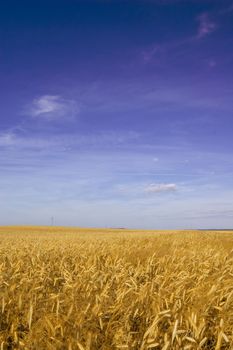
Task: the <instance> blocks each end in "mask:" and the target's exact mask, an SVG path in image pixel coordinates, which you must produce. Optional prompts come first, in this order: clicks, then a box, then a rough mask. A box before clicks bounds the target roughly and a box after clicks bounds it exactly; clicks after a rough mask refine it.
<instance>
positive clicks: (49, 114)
mask: <svg viewBox="0 0 233 350" xmlns="http://www.w3.org/2000/svg"><path fill="white" fill-rule="evenodd" d="M78 113H79V107H78V104H77V103H76V101H74V100H68V99H64V98H62V97H61V96H58V95H43V96H40V97H38V98H35V99H34V100H33V101H32V103H31V105H30V107H29V108H28V111H27V114H29V115H30V116H32V117H34V118H43V119H46V120H56V119H61V118H66V119H73V118H74V117H75V116H76V115H77V114H78Z"/></svg>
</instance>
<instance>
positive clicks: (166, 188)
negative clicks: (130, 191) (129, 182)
mask: <svg viewBox="0 0 233 350" xmlns="http://www.w3.org/2000/svg"><path fill="white" fill-rule="evenodd" d="M176 190H177V186H176V184H150V185H149V186H147V187H146V188H145V192H146V193H160V192H173V191H176Z"/></svg>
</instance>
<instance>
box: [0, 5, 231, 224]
mask: <svg viewBox="0 0 233 350" xmlns="http://www.w3.org/2000/svg"><path fill="white" fill-rule="evenodd" d="M0 77H1V79H0V89H1V90H0V91H1V94H0V106H1V110H0V224H2V225H10V224H40V225H47V224H50V222H51V217H52V216H54V218H55V224H57V225H77V226H101V227H132V228H153V229H172V228H174V229H179V228H180V229H183V228H215V227H217V228H233V136H232V135H233V1H232V0H231V1H228V0H221V1H219V0H218V1H217V0H216V1H214V0H193V1H192V0H186V1H184V0H183V1H181V0H150V1H149V0H148V1H146V0H144V1H139V0H132V1H126V0H125V1H117V0H115V1H114V0H108V1H107V0H106V1H100V0H95V1H94V0H92V1H91V0H85V1H78V0H56V1H53V0H46V1H44V0H40V1H38V0H35V1H24V0H22V1H18V0H17V1H16V0H15V1H10V0H8V1H5V2H3V1H1V4H0Z"/></svg>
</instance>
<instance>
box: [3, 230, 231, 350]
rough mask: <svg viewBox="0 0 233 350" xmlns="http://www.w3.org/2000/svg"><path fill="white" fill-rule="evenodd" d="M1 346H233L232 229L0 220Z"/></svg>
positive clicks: (160, 349)
mask: <svg viewBox="0 0 233 350" xmlns="http://www.w3.org/2000/svg"><path fill="white" fill-rule="evenodd" d="M0 349H1V350H6V349H8V350H11V349H22V350H23V349H24V350H27V349H28V350H29V349H35V350H47V349H60V350H65V349H67V350H74V349H79V350H111V349H113V350H114V349H116V350H117V349H119V350H120V349H126V350H127V349H128V350H146V349H148V350H168V349H174V350H176V349H184V350H186V349H187V350H188V349H215V350H219V349H233V233H232V232H195V231H190V232H175V231H174V232H166V231H164V232H152V231H145V232H140V231H126V230H121V231H120V230H94V229H93V230H91V229H90V230H87V229H68V228H67V229H65V228H51V227H50V228H48V227H39V228H35V227H21V228H20V227H8V228H6V227H5V228H4V227H2V228H0Z"/></svg>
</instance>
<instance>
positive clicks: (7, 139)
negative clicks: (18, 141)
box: [0, 132, 15, 146]
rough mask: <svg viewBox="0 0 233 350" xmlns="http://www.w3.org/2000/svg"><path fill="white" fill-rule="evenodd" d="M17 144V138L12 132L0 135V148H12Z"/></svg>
mask: <svg viewBox="0 0 233 350" xmlns="http://www.w3.org/2000/svg"><path fill="white" fill-rule="evenodd" d="M14 144H15V136H14V134H13V133H11V132H5V133H1V134H0V146H11V145H14Z"/></svg>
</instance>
